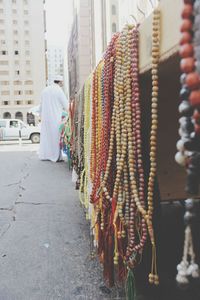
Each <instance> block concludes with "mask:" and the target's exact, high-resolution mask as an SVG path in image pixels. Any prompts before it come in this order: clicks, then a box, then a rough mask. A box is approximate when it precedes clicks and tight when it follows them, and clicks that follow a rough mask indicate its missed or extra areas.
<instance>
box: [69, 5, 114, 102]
mask: <svg viewBox="0 0 200 300" xmlns="http://www.w3.org/2000/svg"><path fill="white" fill-rule="evenodd" d="M118 23H119V20H118V0H109V1H107V0H74V20H73V25H72V29H71V35H70V39H69V44H68V69H69V72H68V78H69V95H70V97H71V98H73V97H74V96H75V95H76V94H78V93H79V92H80V89H81V88H82V86H83V84H84V82H85V80H86V79H87V77H88V76H89V74H90V73H91V71H92V69H93V68H94V67H95V65H96V64H97V63H98V61H99V60H100V59H101V57H102V55H103V52H104V51H105V49H106V47H107V45H108V43H109V41H110V39H111V37H112V35H113V34H114V33H115V32H116V31H118V29H119V25H118Z"/></svg>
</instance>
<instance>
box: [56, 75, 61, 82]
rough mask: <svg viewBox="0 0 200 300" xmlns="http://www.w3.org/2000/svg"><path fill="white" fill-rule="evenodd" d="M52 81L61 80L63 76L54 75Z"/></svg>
mask: <svg viewBox="0 0 200 300" xmlns="http://www.w3.org/2000/svg"><path fill="white" fill-rule="evenodd" d="M54 81H63V76H61V75H56V76H55V78H54Z"/></svg>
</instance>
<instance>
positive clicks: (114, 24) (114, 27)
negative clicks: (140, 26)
mask: <svg viewBox="0 0 200 300" xmlns="http://www.w3.org/2000/svg"><path fill="white" fill-rule="evenodd" d="M116 31H117V25H116V23H112V32H113V33H115V32H116Z"/></svg>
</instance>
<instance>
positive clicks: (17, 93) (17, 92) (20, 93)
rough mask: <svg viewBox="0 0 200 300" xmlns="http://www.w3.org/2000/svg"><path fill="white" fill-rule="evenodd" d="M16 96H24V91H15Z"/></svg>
mask: <svg viewBox="0 0 200 300" xmlns="http://www.w3.org/2000/svg"><path fill="white" fill-rule="evenodd" d="M14 94H15V95H22V91H15V92H14Z"/></svg>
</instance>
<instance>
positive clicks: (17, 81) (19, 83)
mask: <svg viewBox="0 0 200 300" xmlns="http://www.w3.org/2000/svg"><path fill="white" fill-rule="evenodd" d="M14 85H22V82H21V81H20V80H15V81H14Z"/></svg>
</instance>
